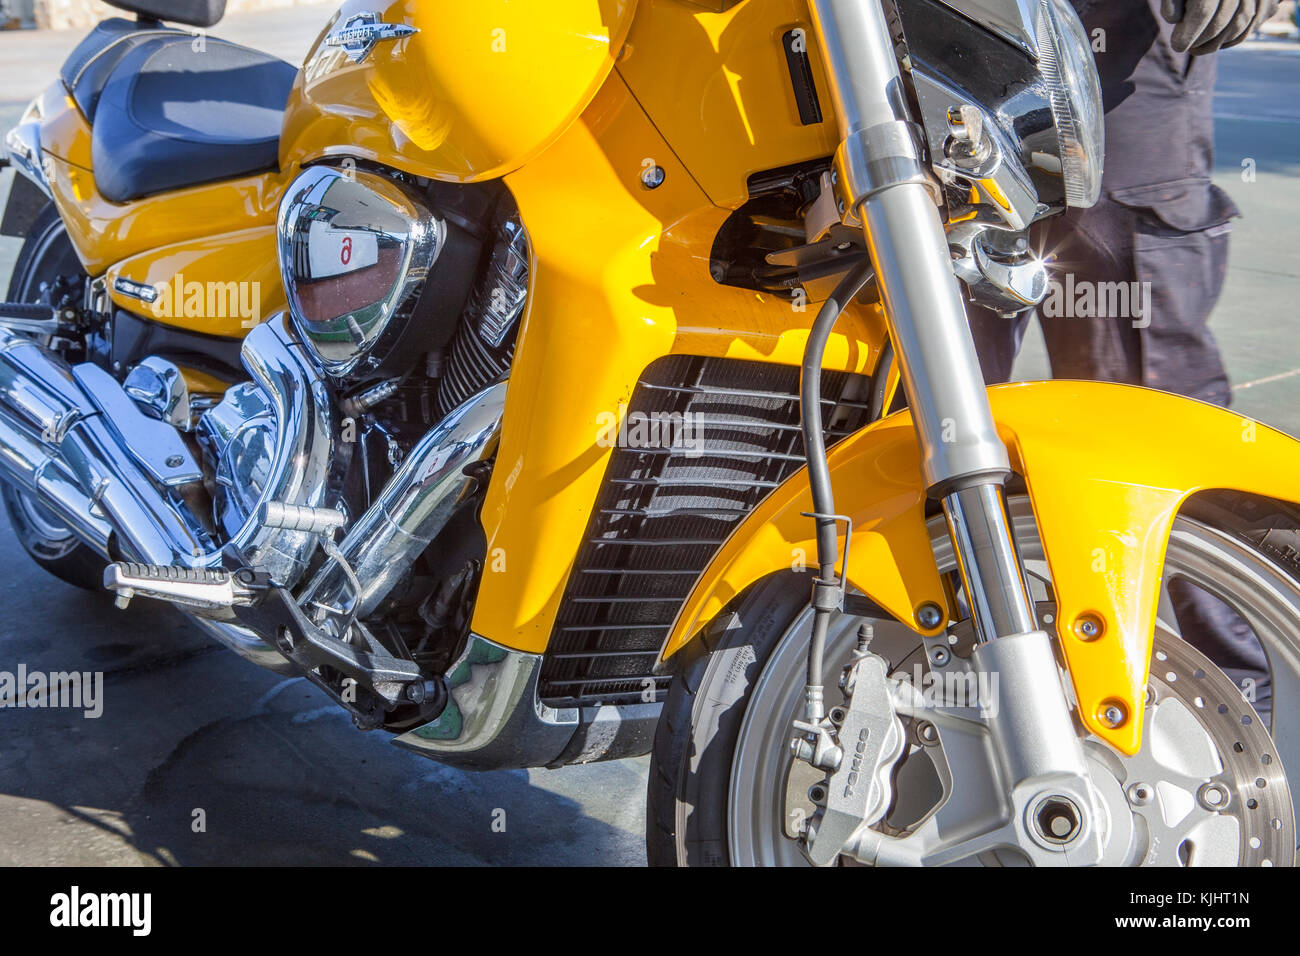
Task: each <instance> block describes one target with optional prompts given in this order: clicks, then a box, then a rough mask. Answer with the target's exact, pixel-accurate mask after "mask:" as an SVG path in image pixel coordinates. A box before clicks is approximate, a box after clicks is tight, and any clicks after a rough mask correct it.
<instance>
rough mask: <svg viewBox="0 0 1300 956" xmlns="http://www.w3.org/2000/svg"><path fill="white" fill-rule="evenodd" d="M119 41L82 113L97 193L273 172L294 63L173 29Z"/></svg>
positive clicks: (115, 197)
mask: <svg viewBox="0 0 1300 956" xmlns="http://www.w3.org/2000/svg"><path fill="white" fill-rule="evenodd" d="M124 39H128V38H127V37H125V36H124V37H121V38H118V39H117V40H116V42H115V43H114V44H113V46H114V47H116V46H119V45H124V44H123V40H124ZM128 42H129V44H130V45H129V49H128V50H127V52H126V53H125V55H123V56H121V57H120V58H118V59H117V62H116V63H115V64H114V65H112V67H111V71H110V72H109V73H108V75H107V77H106V79H105V82H104V83H103V90H102V92H100V93H99V95H98V97H96V98H95V102H94V104H93V108H92V109H91V110H90V115H89V116H88V118H90V119H91V120H92V124H91V128H92V133H91V160H92V162H93V164H94V172H95V184H96V185H97V186H98V187H99V191H100V194H101V195H103V196H104V198H105V199H109V200H111V201H113V202H127V201H129V200H132V199H139V198H140V197H142V196H147V195H150V194H153V193H160V192H166V191H168V190H172V189H180V188H183V187H186V186H195V185H199V184H201V183H209V182H215V181H218V180H222V179H232V178H235V177H238V176H247V175H251V174H253V173H259V172H264V171H269V170H274V169H276V168H277V165H278V159H279V157H278V153H279V142H280V123H281V120H282V119H283V114H284V105H285V102H286V101H287V100H288V98H289V90H290V88H291V87H292V86H293V81H294V77H295V76H296V74H297V70H295V69H294V67H292V66H290V65H289V64H288V63H285V62H284V61H283V60H279V59H276V58H275V57H273V56H271V55H269V54H266V53H262V52H260V51H258V50H253V49H250V48H248V47H244V46H240V45H238V44H235V43H229V42H227V41H225V40H218V39H215V38H213V37H202V38H199V37H196V36H192V35H191V34H189V33H184V32H181V31H169V30H160V31H157V32H155V31H149V35H148V36H147V37H144V38H141V37H140V36H139V35H138V34H132V35H130V36H129V40H128ZM104 55H105V54H101V55H100V56H99V57H97V58H96V60H99V59H103V58H104ZM85 72H88V70H83V73H85ZM74 90H75V87H74ZM74 96H75V92H74ZM85 99H87V101H89V100H90V96H89V93H88V92H87V95H86V96H85ZM78 102H79V103H80V99H78ZM82 109H83V111H84V110H85V106H84V105H83V106H82Z"/></svg>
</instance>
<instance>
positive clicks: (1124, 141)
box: [967, 0, 1271, 719]
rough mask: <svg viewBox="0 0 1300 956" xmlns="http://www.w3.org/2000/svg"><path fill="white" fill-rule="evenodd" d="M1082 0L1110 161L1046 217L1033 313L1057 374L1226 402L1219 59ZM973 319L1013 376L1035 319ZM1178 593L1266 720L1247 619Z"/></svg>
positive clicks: (993, 363) (1206, 642) (997, 373)
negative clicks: (1074, 202)
mask: <svg viewBox="0 0 1300 956" xmlns="http://www.w3.org/2000/svg"><path fill="white" fill-rule="evenodd" d="M1075 5H1076V8H1077V9H1078V11H1079V15H1080V18H1081V19H1082V20H1083V24H1084V27H1085V28H1086V29H1087V30H1088V33H1089V34H1090V35H1091V36H1093V37H1094V58H1095V60H1096V63H1097V70H1098V73H1099V74H1100V76H1101V86H1102V97H1103V100H1104V103H1105V111H1106V163H1105V171H1104V174H1103V176H1102V196H1101V199H1100V200H1099V201H1098V202H1097V204H1096V205H1095V206H1093V207H1092V208H1091V209H1073V210H1070V211H1069V212H1067V213H1066V214H1065V215H1063V216H1059V217H1056V218H1055V219H1052V220H1048V221H1047V222H1044V223H1041V224H1040V226H1039V227H1038V228H1037V230H1036V232H1035V234H1034V236H1033V242H1034V244H1035V247H1036V248H1038V249H1040V250H1041V251H1042V252H1043V254H1044V255H1045V256H1046V257H1047V258H1049V260H1050V264H1051V272H1052V280H1053V283H1054V288H1053V289H1052V292H1051V293H1050V294H1049V296H1048V299H1047V300H1045V301H1044V303H1043V305H1042V306H1040V307H1039V309H1038V310H1037V316H1038V321H1039V323H1040V325H1041V327H1042V330H1043V338H1044V341H1045V342H1046V345H1047V352H1048V357H1049V359H1050V360H1051V365H1052V375H1053V377H1055V378H1073V379H1094V380H1102V381H1110V382H1123V383H1127V384H1131V385H1144V386H1147V387H1149V388H1159V389H1163V390H1165V391H1170V392H1177V393H1179V394H1182V395H1188V396H1190V397H1193V398H1198V399H1201V400H1202V401H1206V402H1212V403H1214V404H1216V405H1223V406H1225V407H1226V406H1227V405H1228V404H1229V402H1230V399H1231V392H1230V390H1229V386H1228V376H1227V373H1226V372H1225V371H1224V368H1223V361H1222V359H1221V358H1220V355H1219V349H1218V346H1217V344H1216V343H1215V341H1214V336H1213V335H1212V334H1211V333H1210V330H1209V328H1208V326H1207V322H1208V320H1209V317H1210V312H1211V310H1212V309H1213V308H1214V304H1215V302H1216V301H1217V300H1218V298H1219V293H1220V291H1221V290H1222V287H1223V280H1224V275H1225V272H1226V269H1227V260H1228V232H1229V230H1230V228H1231V227H1230V225H1229V220H1231V219H1232V218H1234V217H1235V216H1238V215H1240V212H1239V211H1238V209H1237V207H1236V206H1235V205H1234V204H1233V202H1232V200H1231V199H1229V198H1228V196H1227V194H1226V193H1224V192H1223V191H1222V190H1221V189H1219V188H1218V187H1217V186H1215V185H1213V184H1212V183H1211V182H1210V173H1211V171H1212V169H1213V163H1214V121H1213V115H1212V112H1211V100H1212V96H1213V91H1214V78H1215V73H1216V62H1215V58H1214V57H1213V56H1207V57H1192V56H1188V55H1187V54H1185V53H1176V52H1174V50H1173V49H1172V48H1171V47H1170V45H1169V35H1170V31H1171V29H1172V28H1171V27H1170V26H1169V25H1168V24H1166V23H1165V22H1164V20H1163V19H1162V18H1161V17H1160V15H1159V0H1120V2H1116V0H1075ZM1098 31H1100V32H1098ZM1099 47H1104V49H1101V48H1099ZM967 313H968V315H969V317H970V323H971V328H972V331H973V332H974V333H975V339H976V345H977V347H978V349H979V353H980V362H981V365H982V366H983V370H984V375H985V378H986V379H987V380H988V381H989V382H990V383H993V382H1001V381H1006V380H1007V379H1008V378H1009V377H1010V375H1011V365H1012V362H1013V361H1014V359H1015V355H1016V351H1017V350H1018V349H1019V346H1020V340H1021V337H1022V335H1023V332H1024V328H1025V323H1026V322H1027V321H1028V317H1029V314H1028V313H1023V314H1022V315H1021V316H1019V317H1017V318H1015V319H1007V318H1003V317H1001V316H998V315H996V314H994V313H992V312H990V311H988V310H985V309H982V308H979V307H976V306H971V305H968V306H967ZM1098 425H1099V427H1104V423H1098ZM1151 426H1152V428H1158V427H1159V423H1158V422H1152V423H1151ZM1169 590H1170V596H1171V598H1172V603H1173V606H1174V609H1175V613H1176V614H1177V617H1178V623H1179V629H1180V631H1181V632H1182V635H1183V637H1184V638H1185V639H1187V640H1188V641H1189V642H1191V643H1192V644H1193V645H1195V646H1196V647H1197V648H1198V649H1200V650H1201V651H1202V653H1204V654H1206V655H1207V656H1209V657H1210V658H1211V659H1212V660H1214V661H1215V663H1216V664H1218V665H1219V667H1220V668H1222V669H1223V670H1224V671H1225V672H1226V673H1228V674H1229V675H1230V676H1232V677H1233V678H1234V679H1235V680H1237V681H1238V684H1239V685H1242V684H1243V682H1244V681H1246V680H1247V679H1249V680H1251V681H1253V682H1254V686H1255V694H1254V696H1255V706H1256V709H1258V710H1259V711H1260V713H1261V716H1263V717H1265V718H1266V719H1267V716H1268V712H1269V710H1270V706H1269V705H1270V701H1271V693H1270V689H1269V684H1268V668H1267V661H1266V658H1265V657H1264V653H1263V650H1262V649H1261V647H1260V645H1259V642H1258V641H1257V640H1256V639H1255V636H1254V634H1253V633H1252V632H1251V630H1250V628H1249V626H1247V624H1246V622H1245V621H1244V620H1242V619H1241V617H1240V616H1238V615H1237V614H1236V613H1235V612H1234V611H1232V610H1231V609H1230V608H1229V607H1227V605H1225V604H1223V603H1222V602H1221V601H1219V600H1218V599H1216V598H1213V597H1211V596H1210V595H1208V594H1206V593H1205V592H1203V591H1201V590H1199V589H1197V588H1193V587H1191V586H1188V585H1186V584H1184V583H1182V582H1177V581H1174V582H1171V584H1170V588H1169ZM1246 686H1250V685H1246Z"/></svg>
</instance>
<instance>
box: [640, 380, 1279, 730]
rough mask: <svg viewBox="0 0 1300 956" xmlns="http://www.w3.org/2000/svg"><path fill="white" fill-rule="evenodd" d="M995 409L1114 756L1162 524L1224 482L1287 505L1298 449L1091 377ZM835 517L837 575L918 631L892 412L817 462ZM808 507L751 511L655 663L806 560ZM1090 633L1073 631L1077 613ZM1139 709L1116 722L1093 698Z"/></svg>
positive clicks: (1136, 677) (909, 468) (914, 457)
mask: <svg viewBox="0 0 1300 956" xmlns="http://www.w3.org/2000/svg"><path fill="white" fill-rule="evenodd" d="M989 398H990V402H991V404H992V406H993V415H994V418H995V419H996V421H997V423H998V428H999V431H1000V433H1001V435H1002V437H1003V439H1004V440H1005V441H1006V443H1007V447H1008V449H1009V451H1010V452H1011V457H1012V464H1013V467H1014V468H1015V470H1016V471H1017V472H1018V473H1019V474H1021V475H1023V476H1025V478H1026V481H1027V484H1028V486H1029V494H1030V498H1031V500H1032V503H1033V508H1034V514H1035V517H1036V518H1037V521H1038V527H1039V531H1040V533H1041V535H1042V540H1043V547H1044V550H1045V552H1046V555H1047V561H1048V565H1049V567H1050V569H1051V573H1052V581H1053V587H1054V588H1055V591H1056V600H1057V633H1058V636H1059V638H1060V643H1061V647H1062V649H1063V650H1064V652H1065V659H1066V661H1067V663H1068V665H1069V669H1070V675H1071V678H1072V680H1073V682H1074V688H1075V691H1076V693H1077V695H1078V699H1079V701H1080V705H1081V706H1080V710H1081V714H1080V716H1081V717H1082V719H1083V722H1084V723H1085V724H1086V725H1087V726H1088V729H1089V730H1091V731H1092V732H1093V733H1095V734H1097V735H1098V736H1099V737H1101V738H1103V739H1104V740H1106V741H1108V742H1109V743H1111V744H1113V745H1114V746H1115V747H1117V748H1118V749H1119V750H1121V751H1123V752H1124V753H1128V754H1132V753H1136V752H1137V750H1138V748H1139V746H1140V743H1141V739H1142V738H1141V735H1142V727H1141V719H1142V714H1143V707H1142V706H1141V701H1142V698H1143V693H1144V688H1145V685H1146V680H1147V666H1148V659H1149V657H1150V654H1151V640H1152V635H1153V633H1154V628H1155V619H1156V608H1157V605H1158V602H1159V593H1160V580H1161V573H1162V568H1163V565H1164V556H1165V549H1166V546H1167V543H1168V540H1169V533H1170V529H1171V527H1172V525H1173V520H1174V515H1175V514H1176V513H1177V511H1178V509H1179V507H1180V506H1181V505H1182V503H1183V502H1184V501H1185V500H1186V499H1187V497H1188V496H1189V495H1191V494H1193V493H1195V492H1198V491H1205V490H1209V489H1232V490H1237V491H1244V492H1249V493H1252V494H1258V495H1263V496H1266V497H1271V498H1280V499H1283V500H1295V499H1296V497H1297V486H1296V483H1295V478H1294V476H1295V475H1296V474H1297V472H1300V442H1297V441H1295V440H1294V439H1292V438H1290V437H1288V436H1286V435H1283V434H1282V433H1281V432H1277V431H1274V430H1272V429H1270V428H1268V427H1266V426H1264V425H1260V424H1257V423H1255V422H1253V421H1251V420H1249V419H1244V418H1240V417H1238V416H1236V415H1234V414H1232V413H1231V412H1228V411H1225V410H1223V409H1220V408H1217V407H1215V406H1212V405H1204V404H1201V403H1199V402H1193V401H1190V400H1188V399H1184V398H1179V397H1177V396H1173V395H1168V394H1165V393H1163V392H1155V391H1149V390H1147V389H1140V388H1132V387H1129V386H1123V385H1110V384H1101V383H1095V382H1034V383H1027V384H1021V385H1002V386H997V387H995V388H991V389H989ZM830 461H831V467H832V475H833V477H834V480H835V492H836V501H835V504H836V508H837V509H838V510H840V511H842V512H844V513H846V514H848V515H850V516H852V517H853V519H854V533H853V539H852V541H851V542H850V556H849V567H848V578H849V580H850V582H851V583H852V584H853V585H854V586H855V587H857V588H859V589H861V590H862V591H863V592H864V593H866V594H867V595H869V596H870V597H871V598H872V599H873V600H875V601H876V602H877V603H879V604H880V605H881V606H882V607H883V608H884V609H885V610H886V611H888V612H889V613H890V614H892V615H894V616H895V617H897V618H898V619H899V620H901V621H903V622H904V623H907V624H909V625H910V626H912V627H913V628H914V629H915V630H917V631H921V630H922V628H921V627H920V625H919V624H918V623H917V622H916V620H915V616H914V612H915V609H916V607H917V605H918V604H919V603H920V602H921V601H926V600H932V601H936V602H939V603H941V604H942V603H943V601H944V598H943V590H942V588H941V587H940V584H939V577H938V572H937V569H936V567H935V564H934V559H933V556H932V555H931V554H930V548H929V544H928V540H927V536H926V532H925V511H924V508H925V493H924V491H923V489H922V480H921V471H920V456H919V451H918V449H917V445H916V441H915V437H914V435H913V431H912V423H911V418H910V415H909V414H908V413H906V412H903V413H900V414H897V415H893V416H891V417H889V418H887V419H885V420H883V421H881V422H878V423H876V424H875V425H872V426H870V427H868V428H866V429H864V430H863V431H861V432H859V433H858V434H856V435H853V436H851V437H850V438H847V439H845V440H844V441H843V442H841V443H840V444H839V445H837V446H836V447H835V448H834V449H833V450H832V451H831V454H830ZM810 507H811V500H810V496H809V492H808V484H807V478H806V472H803V471H801V472H799V473H798V474H797V475H795V476H794V477H793V478H791V479H790V480H789V481H788V482H786V484H785V485H784V486H782V487H781V488H780V489H778V490H777V491H776V492H775V493H773V495H772V496H771V497H770V498H769V499H768V501H767V502H765V503H764V505H763V506H762V507H760V508H759V509H758V510H756V511H755V512H754V513H753V514H752V515H750V516H749V517H748V518H747V519H746V520H745V522H744V524H742V525H741V526H740V527H738V528H737V529H736V531H735V532H734V534H733V535H732V537H731V538H730V540H728V541H727V543H726V544H725V545H723V547H722V549H721V550H720V551H719V553H718V555H717V556H716V558H715V559H714V561H713V563H712V564H711V565H710V567H709V568H708V569H707V570H706V571H705V573H704V574H703V575H702V576H701V578H700V581H699V582H698V583H697V585H696V588H695V591H694V593H693V594H692V596H691V597H690V599H688V601H687V602H686V604H685V605H684V606H683V608H682V611H681V613H680V615H679V616H678V619H677V623H676V624H675V625H674V627H673V630H672V631H671V633H670V634H669V637H668V641H667V643H666V645H665V654H666V655H671V654H673V653H674V652H676V651H677V650H678V649H680V648H681V647H682V646H683V645H684V644H685V643H686V642H687V641H689V640H690V639H691V638H692V637H693V636H694V635H695V634H696V633H697V632H698V631H699V629H700V628H701V627H702V626H703V625H704V624H706V623H707V622H708V621H709V620H710V619H711V618H712V617H713V616H714V615H716V614H717V613H718V611H719V610H721V608H722V607H723V606H724V605H725V604H726V602H727V601H729V600H730V599H731V598H732V597H734V596H735V595H737V594H739V593H740V592H741V591H743V590H744V589H745V588H747V587H748V586H749V585H751V584H752V583H754V582H755V581H757V580H758V579H759V578H761V577H763V576H765V575H767V574H770V573H771V572H773V571H776V570H782V569H789V568H790V567H791V564H792V560H793V559H792V555H793V557H794V558H798V557H799V556H800V555H807V556H812V555H815V550H814V543H813V538H812V535H811V531H812V522H811V521H809V520H808V519H807V518H802V517H800V516H799V512H800V511H808V510H810ZM1083 614H1091V615H1095V616H1097V617H1099V618H1100V619H1101V620H1102V622H1103V632H1102V634H1101V636H1100V638H1098V639H1095V640H1092V641H1085V640H1083V639H1081V638H1080V637H1078V636H1077V635H1076V634H1075V632H1074V623H1075V622H1076V621H1077V620H1078V618H1079V616H1080V615H1083ZM1111 701H1117V702H1119V703H1120V704H1121V705H1122V706H1123V707H1124V708H1125V709H1126V711H1127V712H1128V713H1129V714H1132V715H1136V718H1137V719H1135V720H1129V721H1128V722H1127V723H1126V724H1124V725H1123V726H1121V727H1119V728H1118V729H1114V730H1112V729H1110V728H1107V727H1105V726H1104V725H1102V724H1101V722H1100V721H1099V720H1098V719H1097V712H1098V709H1099V708H1100V707H1101V705H1102V704H1104V703H1109V702H1111Z"/></svg>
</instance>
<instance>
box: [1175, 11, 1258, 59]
mask: <svg viewBox="0 0 1300 956" xmlns="http://www.w3.org/2000/svg"><path fill="white" fill-rule="evenodd" d="M1277 3H1278V0H1161V4H1160V13H1161V15H1162V16H1164V18H1165V20H1167V21H1168V22H1169V23H1176V24H1177V26H1176V27H1174V34H1173V36H1172V37H1171V38H1170V41H1169V43H1170V45H1171V46H1172V47H1173V48H1174V49H1175V50H1177V51H1178V52H1179V53H1184V52H1186V51H1188V50H1191V52H1192V54H1193V55H1195V56H1203V55H1204V54H1206V53H1213V52H1214V51H1215V50H1217V49H1219V48H1221V47H1230V46H1236V45H1237V44H1238V43H1240V42H1241V41H1242V40H1244V39H1246V38H1247V37H1249V36H1250V35H1251V34H1252V33H1254V32H1255V30H1256V29H1258V27H1259V25H1260V24H1261V23H1263V22H1264V21H1265V20H1267V19H1268V18H1269V17H1271V16H1272V15H1273V14H1274V13H1276V12H1277Z"/></svg>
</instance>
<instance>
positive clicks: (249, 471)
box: [197, 382, 276, 536]
mask: <svg viewBox="0 0 1300 956" xmlns="http://www.w3.org/2000/svg"><path fill="white" fill-rule="evenodd" d="M197 433H198V440H199V445H200V447H202V449H203V457H204V464H205V465H206V466H207V467H206V469H205V470H206V471H207V472H208V473H209V474H211V475H212V476H213V481H214V484H215V487H214V488H213V490H212V499H213V511H214V515H213V517H214V518H215V520H216V522H217V524H218V526H219V527H220V528H221V529H222V530H223V531H225V533H226V534H227V535H228V536H233V535H234V534H236V533H237V532H238V531H239V529H240V528H242V527H243V526H244V524H245V523H246V522H247V521H248V520H249V518H251V517H252V516H253V515H254V514H255V513H256V510H257V506H258V502H259V501H260V500H261V498H262V496H263V494H264V493H265V490H266V484H267V480H268V479H269V478H270V474H271V464H272V462H273V461H274V457H275V443H276V423H275V409H274V408H272V407H271V403H270V402H269V401H267V398H266V395H265V393H263V391H262V390H261V389H260V388H258V387H257V386H256V385H254V384H253V383H251V382H244V383H242V384H240V385H235V386H234V387H232V388H230V389H229V390H227V392H226V394H225V396H223V397H222V399H221V401H220V402H219V403H218V404H216V405H214V406H213V407H212V408H210V409H208V410H207V411H206V412H204V413H203V416H202V417H201V418H200V419H199V425H198V429H197Z"/></svg>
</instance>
